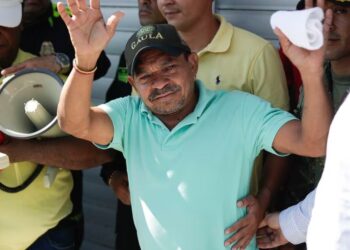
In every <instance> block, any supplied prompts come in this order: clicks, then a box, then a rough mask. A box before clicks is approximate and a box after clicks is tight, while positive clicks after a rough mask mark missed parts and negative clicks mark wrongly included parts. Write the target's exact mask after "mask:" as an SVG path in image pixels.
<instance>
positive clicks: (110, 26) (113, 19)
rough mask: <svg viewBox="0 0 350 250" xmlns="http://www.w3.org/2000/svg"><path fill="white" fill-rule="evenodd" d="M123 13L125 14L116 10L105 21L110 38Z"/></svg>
mask: <svg viewBox="0 0 350 250" xmlns="http://www.w3.org/2000/svg"><path fill="white" fill-rule="evenodd" d="M124 15H125V14H124V13H123V12H121V11H117V12H115V13H114V14H112V15H111V16H110V17H109V18H108V20H107V23H106V29H107V33H108V35H109V37H110V38H112V36H113V35H114V33H115V30H116V28H117V25H118V24H119V22H120V20H121V19H122V17H123V16H124Z"/></svg>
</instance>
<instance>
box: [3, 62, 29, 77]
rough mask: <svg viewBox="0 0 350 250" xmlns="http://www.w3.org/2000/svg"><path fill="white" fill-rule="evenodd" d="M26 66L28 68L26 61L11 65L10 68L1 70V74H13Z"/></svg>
mask: <svg viewBox="0 0 350 250" xmlns="http://www.w3.org/2000/svg"><path fill="white" fill-rule="evenodd" d="M25 68H28V67H27V65H26V63H21V64H17V65H15V66H11V67H9V68H6V69H3V70H2V71H1V75H3V76H7V75H11V74H14V73H16V72H17V71H20V70H22V69H25Z"/></svg>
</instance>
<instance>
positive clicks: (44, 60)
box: [1, 55, 61, 76]
mask: <svg viewBox="0 0 350 250" xmlns="http://www.w3.org/2000/svg"><path fill="white" fill-rule="evenodd" d="M32 68H46V69H49V70H51V71H52V72H55V73H59V72H60V70H61V66H60V65H59V64H58V63H57V61H56V56H55V55H49V56H39V57H34V58H31V59H28V60H26V61H24V62H22V63H19V64H16V65H13V66H11V67H8V68H6V69H3V70H2V71H1V75H3V76H7V75H11V74H14V73H16V72H17V71H20V70H22V69H32Z"/></svg>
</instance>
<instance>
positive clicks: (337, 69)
mask: <svg viewBox="0 0 350 250" xmlns="http://www.w3.org/2000/svg"><path fill="white" fill-rule="evenodd" d="M349 65H350V57H346V58H342V59H340V60H336V61H331V67H332V72H333V73H334V74H335V75H336V76H350V67H349Z"/></svg>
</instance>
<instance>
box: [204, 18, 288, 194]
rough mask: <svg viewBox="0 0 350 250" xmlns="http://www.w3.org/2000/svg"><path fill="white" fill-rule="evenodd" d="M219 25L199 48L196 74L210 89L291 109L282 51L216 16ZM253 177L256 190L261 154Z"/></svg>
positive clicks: (254, 191)
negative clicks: (238, 92) (238, 93)
mask: <svg viewBox="0 0 350 250" xmlns="http://www.w3.org/2000/svg"><path fill="white" fill-rule="evenodd" d="M216 17H217V18H218V20H219V21H220V27H219V30H218V31H217V33H216V34H215V36H214V38H213V40H212V41H211V42H210V43H209V44H208V45H207V46H206V47H205V48H204V49H202V50H201V51H199V52H198V57H199V68H198V73H197V78H198V79H200V80H201V81H202V82H203V83H204V84H205V85H206V87H207V88H209V89H224V90H241V91H245V92H248V93H251V94H253V95H256V96H259V97H261V98H263V99H265V100H267V101H269V102H270V103H272V105H273V106H274V107H278V108H282V109H284V110H288V109H289V96H288V89H287V83H286V78H285V74H284V70H283V66H282V63H281V61H280V58H279V55H278V53H277V51H276V49H275V48H274V47H273V45H272V44H271V43H270V42H268V41H266V40H264V39H263V38H261V37H259V36H257V35H255V34H253V33H251V32H249V31H246V30H243V29H240V28H237V27H234V26H233V25H232V24H230V23H228V22H227V21H226V20H225V18H224V17H222V16H219V15H217V16H216ZM255 166H258V168H255V170H256V171H257V172H255V174H254V176H253V177H254V178H253V180H252V185H253V188H252V192H253V193H256V191H257V187H258V184H257V183H258V176H260V174H259V172H260V171H261V167H259V166H262V155H260V156H259V157H258V158H257V160H256V162H255Z"/></svg>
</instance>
